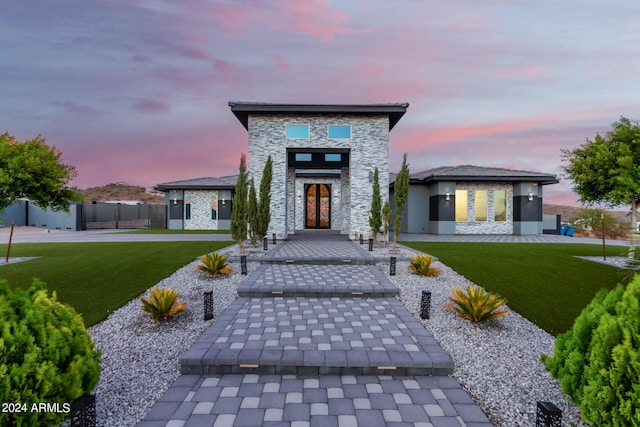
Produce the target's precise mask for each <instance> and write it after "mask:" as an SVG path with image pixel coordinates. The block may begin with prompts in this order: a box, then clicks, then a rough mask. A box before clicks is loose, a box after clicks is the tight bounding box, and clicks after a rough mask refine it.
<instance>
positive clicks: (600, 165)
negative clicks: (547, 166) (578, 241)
mask: <svg viewBox="0 0 640 427" xmlns="http://www.w3.org/2000/svg"><path fill="white" fill-rule="evenodd" d="M611 127H612V130H610V131H609V132H607V133H606V134H605V135H604V136H601V135H600V134H597V135H596V137H595V138H594V139H593V141H590V140H589V139H587V140H586V142H585V143H584V144H582V145H581V146H580V147H578V148H575V149H573V150H562V160H563V161H564V162H566V165H565V166H564V171H565V172H566V174H567V176H568V177H569V179H571V180H572V181H573V189H574V191H575V192H576V193H578V195H579V196H580V201H581V202H583V203H586V204H587V205H592V204H594V203H604V204H607V205H609V206H610V207H616V206H620V205H622V204H630V205H631V233H630V236H631V243H630V246H629V258H633V257H634V253H635V246H636V237H635V233H634V230H635V227H636V220H637V219H636V216H637V215H636V211H637V207H638V201H639V195H640V124H639V122H638V121H631V120H629V119H627V118H625V117H621V118H620V120H619V121H617V122H615V123H613V124H612V125H611Z"/></svg>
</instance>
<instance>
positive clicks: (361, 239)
mask: <svg viewBox="0 0 640 427" xmlns="http://www.w3.org/2000/svg"><path fill="white" fill-rule="evenodd" d="M363 243H364V239H363V238H362V234H360V244H363Z"/></svg>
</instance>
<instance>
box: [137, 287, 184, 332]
mask: <svg viewBox="0 0 640 427" xmlns="http://www.w3.org/2000/svg"><path fill="white" fill-rule="evenodd" d="M179 296H180V294H179V293H178V292H176V291H175V290H173V289H167V288H166V287H162V288H154V289H151V290H150V291H149V298H145V297H142V298H140V301H142V307H140V308H141V309H142V310H144V311H146V312H148V313H149V314H151V318H152V319H153V320H154V321H155V322H156V323H159V322H160V321H161V320H167V319H169V318H171V317H173V316H174V315H176V314H178V313H181V312H183V311H184V309H185V307H186V306H187V303H186V302H181V303H180V304H178V297H179Z"/></svg>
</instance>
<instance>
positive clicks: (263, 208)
mask: <svg viewBox="0 0 640 427" xmlns="http://www.w3.org/2000/svg"><path fill="white" fill-rule="evenodd" d="M272 176H273V162H272V161H271V154H269V157H267V161H266V163H265V164H264V169H263V170H262V179H261V180H260V202H259V204H258V218H259V219H260V221H259V224H258V226H259V228H258V239H259V240H261V239H263V238H264V237H265V236H266V235H267V231H268V230H269V223H270V222H271V177H272Z"/></svg>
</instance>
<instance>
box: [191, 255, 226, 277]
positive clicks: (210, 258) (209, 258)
mask: <svg viewBox="0 0 640 427" xmlns="http://www.w3.org/2000/svg"><path fill="white" fill-rule="evenodd" d="M227 259H228V257H227V256H226V255H221V254H219V253H217V252H212V253H210V254H207V255H204V256H201V257H200V262H201V263H202V264H198V265H197V267H196V269H198V270H200V271H204V272H205V273H208V274H210V275H212V276H213V277H215V276H217V275H218V274H224V275H226V276H229V275H230V274H231V272H232V271H233V267H231V266H230V265H229V264H227Z"/></svg>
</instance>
